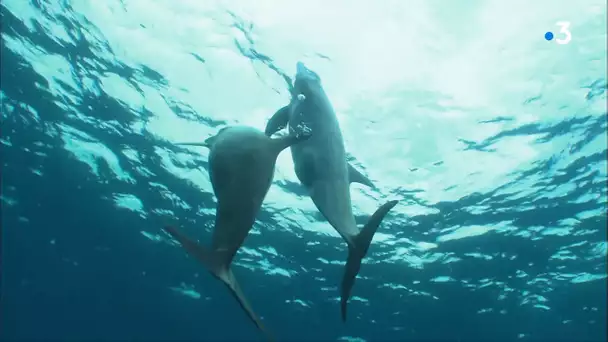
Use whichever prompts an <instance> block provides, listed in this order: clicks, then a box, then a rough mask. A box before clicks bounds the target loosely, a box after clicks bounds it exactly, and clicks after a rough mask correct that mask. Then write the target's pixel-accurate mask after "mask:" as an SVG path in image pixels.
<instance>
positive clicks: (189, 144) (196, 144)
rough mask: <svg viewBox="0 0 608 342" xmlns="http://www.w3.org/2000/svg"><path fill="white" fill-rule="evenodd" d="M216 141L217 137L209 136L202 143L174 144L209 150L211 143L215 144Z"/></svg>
mask: <svg viewBox="0 0 608 342" xmlns="http://www.w3.org/2000/svg"><path fill="white" fill-rule="evenodd" d="M220 132H221V130H220ZM218 134H219V133H218ZM216 139H217V135H214V136H211V137H209V138H207V139H205V141H204V142H183V143H175V145H182V146H202V147H207V148H211V146H213V143H214V142H215V140H216Z"/></svg>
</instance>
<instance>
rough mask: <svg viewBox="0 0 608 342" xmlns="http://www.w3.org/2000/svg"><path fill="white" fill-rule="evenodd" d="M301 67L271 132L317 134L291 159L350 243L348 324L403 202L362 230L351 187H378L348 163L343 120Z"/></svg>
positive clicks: (343, 298)
mask: <svg viewBox="0 0 608 342" xmlns="http://www.w3.org/2000/svg"><path fill="white" fill-rule="evenodd" d="M296 67H297V72H296V79H295V82H294V87H293V89H292V94H291V95H292V99H291V102H290V104H289V105H287V106H285V107H283V108H281V109H279V110H278V111H277V112H276V113H275V114H274V115H273V116H272V117H271V118H270V120H269V121H268V123H267V125H266V130H265V133H266V135H268V136H271V135H272V134H274V133H275V132H277V131H278V130H280V129H282V128H284V127H286V126H288V127H289V131H290V133H291V134H295V132H298V131H302V126H304V127H307V128H308V129H310V132H312V137H311V138H310V139H308V140H307V141H305V142H303V143H301V144H297V145H292V146H291V155H292V158H293V162H294V168H295V172H296V175H297V176H298V179H299V180H300V182H301V183H302V184H303V185H304V186H305V187H306V189H307V190H308V192H309V194H310V197H311V198H312V200H313V202H314V203H315V205H316V207H317V208H318V209H319V211H320V212H321V214H323V216H324V217H325V218H326V219H327V221H329V223H330V224H331V225H332V226H333V227H334V229H336V231H338V233H339V234H340V235H341V236H342V238H343V239H344V240H345V241H346V243H347V244H348V259H347V261H346V269H345V272H344V276H343V278H342V287H341V291H340V307H341V313H342V320H343V321H346V304H347V302H348V299H349V297H350V293H351V290H352V287H353V285H354V283H355V278H356V277H357V273H358V272H359V269H360V267H361V261H362V259H363V257H365V254H366V253H367V249H368V248H369V245H370V243H371V241H372V238H373V237H374V234H375V233H376V230H377V229H378V226H379V225H380V223H381V222H382V220H383V219H384V216H385V215H386V214H387V213H388V212H389V211H390V210H391V209H392V208H393V207H394V206H395V205H396V204H397V201H389V202H387V203H385V204H383V205H382V206H381V207H380V208H378V209H377V210H376V212H375V213H374V214H373V215H372V217H371V218H370V219H369V221H368V222H367V224H366V225H365V226H364V227H363V229H361V230H359V228H358V227H357V224H356V222H355V217H354V216H353V211H352V204H351V199H350V188H349V186H350V183H352V182H357V183H361V184H364V185H367V186H369V187H372V188H374V185H373V183H372V182H371V181H370V180H369V179H368V178H367V177H365V176H364V175H362V174H361V173H360V172H359V171H357V170H356V169H355V168H354V167H353V166H352V165H350V164H349V163H348V162H347V161H346V152H345V149H344V140H343V138H342V132H341V131H340V126H339V124H338V119H337V117H336V114H335V112H334V109H333V107H332V105H331V103H330V102H329V99H328V97H327V95H326V94H325V91H324V90H323V87H322V86H321V79H320V77H319V76H318V75H317V74H316V73H315V72H314V71H312V70H310V69H308V68H307V67H306V66H305V65H304V64H303V63H301V62H298V63H297V65H296Z"/></svg>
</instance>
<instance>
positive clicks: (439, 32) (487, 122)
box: [0, 0, 608, 341]
mask: <svg viewBox="0 0 608 342" xmlns="http://www.w3.org/2000/svg"><path fill="white" fill-rule="evenodd" d="M1 8H2V44H3V45H2V56H1V57H2V69H1V77H2V79H1V92H0V94H1V100H2V105H1V107H2V126H1V132H2V138H1V140H0V142H1V143H2V145H1V146H2V173H1V175H2V197H1V198H2V259H1V263H2V273H1V275H2V289H1V290H2V291H1V295H2V296H1V303H0V304H1V315H2V316H1V320H0V323H1V325H0V338H1V339H2V340H3V341H4V340H5V341H12V340H56V341H72V340H74V341H76V340H78V341H84V340H88V341H93V340H95V341H100V340H103V341H118V340H156V341H159V340H171V341H179V340H206V341H211V340H225V341H229V340H261V339H262V336H261V334H259V332H258V331H257V330H256V329H255V327H254V326H253V324H251V322H250V321H249V320H248V319H247V317H246V315H245V314H244V313H243V312H242V311H241V309H240V308H239V306H238V304H237V303H236V302H235V301H234V299H233V298H232V297H231V296H230V295H229V294H228V291H226V289H225V288H224V287H223V286H222V285H221V284H220V283H219V282H218V281H217V280H216V279H214V278H213V277H212V276H210V275H209V274H208V273H207V272H206V271H205V270H204V269H203V268H202V267H201V266H200V265H199V264H198V263H197V262H196V261H195V260H193V259H192V258H190V257H188V256H187V255H186V254H185V253H184V251H183V250H182V249H181V248H180V247H178V246H177V245H176V244H175V243H173V242H172V241H171V240H170V239H169V238H168V236H167V235H166V234H164V233H163V232H162V231H161V227H162V226H163V225H164V224H166V223H167V222H171V223H174V224H176V225H179V226H180V227H181V229H183V230H184V232H186V233H187V234H189V235H191V236H195V237H196V238H198V239H199V240H200V241H201V242H202V243H208V241H209V240H210V237H211V228H212V224H213V217H214V208H215V204H214V203H215V202H214V197H213V194H212V192H211V185H210V182H209V178H208V174H207V169H206V167H207V151H206V150H205V149H203V148H183V147H178V146H176V145H174V143H175V142H178V141H202V140H204V139H206V138H207V137H209V136H210V135H213V134H214V133H216V132H217V131H218V130H219V129H220V128H221V127H223V126H225V125H230V124H243V125H250V126H254V127H258V128H259V129H262V130H263V129H264V126H265V124H266V122H267V120H268V119H269V118H270V116H271V115H272V114H273V113H274V112H275V111H276V110H277V109H278V108H280V107H281V106H283V105H285V104H286V103H287V101H288V100H289V94H288V91H287V86H286V80H287V79H288V78H289V77H292V76H293V74H294V72H295V64H296V62H297V61H303V62H305V63H306V64H307V66H309V67H310V68H311V69H313V70H315V71H316V72H317V73H318V74H319V75H320V76H321V78H322V79H323V85H324V87H325V90H326V91H327V93H328V95H329V97H330V99H331V101H332V103H333V105H334V107H335V109H336V112H337V115H338V118H339V120H340V124H341V127H342V131H343V135H344V139H345V144H346V148H347V151H348V152H349V160H350V161H351V163H352V164H353V165H355V166H356V167H357V168H358V169H359V170H361V171H362V172H363V173H365V174H366V175H368V176H369V178H370V179H372V180H373V182H374V183H375V184H376V186H377V189H369V188H367V187H365V186H362V185H359V184H354V185H352V188H351V189H352V191H351V193H352V198H353V205H354V210H355V213H356V215H357V220H358V222H359V223H361V224H363V223H364V222H366V221H367V217H368V216H369V215H370V214H371V213H373V212H374V210H375V209H376V208H377V207H378V206H379V205H380V204H381V203H383V202H385V201H386V200H388V199H398V200H399V201H400V202H399V204H398V205H397V206H396V207H395V208H394V209H393V211H391V213H389V215H388V216H387V218H386V219H385V220H384V222H383V224H382V226H381V227H380V229H379V231H378V233H377V234H376V236H375V238H374V241H373V243H372V246H371V247H370V250H369V253H368V256H367V258H366V259H365V261H364V265H363V266H362V269H361V272H360V274H359V279H358V280H357V282H356V284H355V287H354V290H353V298H352V299H351V302H350V304H349V319H348V321H347V322H346V323H342V322H341V319H340V309H339V302H338V297H339V288H338V287H339V284H340V280H341V276H342V272H343V268H344V263H345V261H346V255H347V248H346V244H345V243H344V242H343V241H342V239H341V238H340V237H339V236H338V234H337V233H336V232H335V231H333V229H332V228H331V226H330V225H329V224H328V223H327V222H326V221H325V220H324V219H323V217H322V216H321V215H320V214H319V213H318V210H317V209H316V208H315V207H314V205H313V203H312V201H311V200H310V198H309V197H307V195H306V192H305V191H304V190H303V188H302V186H301V185H300V184H299V182H298V180H297V178H296V176H295V173H294V171H293V165H292V161H291V156H290V155H289V151H285V152H283V153H282V154H281V155H280V157H279V160H278V164H277V169H276V173H275V180H274V183H273V185H272V187H271V189H270V191H269V193H268V196H267V197H266V200H265V202H264V205H263V208H262V210H261V212H260V215H259V220H258V221H257V223H256V225H255V226H254V229H253V231H252V232H251V234H250V236H249V237H248V239H247V240H246V242H245V244H244V246H243V248H242V249H241V250H240V251H239V253H238V254H237V256H236V258H235V265H234V272H235V274H236V277H237V278H238V279H239V281H240V283H241V286H242V288H243V290H244V292H245V294H246V295H247V296H248V297H249V299H250V301H251V303H252V306H253V307H254V309H255V310H256V312H257V313H258V314H259V315H260V316H262V317H263V321H264V323H265V324H266V326H267V327H268V329H269V330H271V331H272V332H273V333H274V335H276V336H277V337H278V339H279V340H281V341H295V340H316V341H329V340H334V341H335V340H348V341H383V340H399V341H417V340H453V341H471V340H488V341H489V340H492V341H497V340H511V341H515V340H518V341H519V340H521V341H533V340H535V341H538V340H545V341H549V340H553V341H555V340H572V341H573V340H577V341H600V340H604V341H605V340H606V329H607V327H606V286H607V284H606V277H607V271H606V256H607V249H608V247H607V234H606V210H607V208H606V205H607V196H606V185H607V184H606V181H607V146H608V143H607V135H606V130H607V124H606V122H607V109H606V83H607V81H606V73H607V70H606V63H607V60H606V49H607V47H606V40H607V36H606V25H607V21H606V12H607V8H606V2H605V1H603V0H581V1H557V0H554V1H540V0H539V1H533V2H532V1H523V0H515V1H509V2H506V1H493V0H467V1H464V0H463V1H448V0H426V1H422V0H408V1H397V0H382V1H373V2H372V1H346V0H335V1H331V2H326V1H323V2H322V1H319V0H310V1H305V2H302V1H292V0H289V1H287V0H285V1H281V2H278V1H270V0H260V1H238V0H233V1H212V0H206V1H193V0H103V1H101V0H98V1H93V0H73V1H67V0H55V1H50V0H3V2H2V5H1ZM563 21H567V22H569V23H570V25H569V28H568V30H569V31H570V32H571V40H570V42H569V43H568V44H558V43H557V42H556V40H557V39H562V37H564V36H565V34H564V33H563V32H561V31H560V30H561V29H560V26H559V25H557V24H556V23H557V22H563ZM546 32H552V33H553V34H554V37H555V38H554V39H553V40H550V41H547V40H546V39H545V33H546Z"/></svg>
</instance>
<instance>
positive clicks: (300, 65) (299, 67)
mask: <svg viewBox="0 0 608 342" xmlns="http://www.w3.org/2000/svg"><path fill="white" fill-rule="evenodd" d="M306 71H308V68H307V67H306V65H304V63H302V62H301V61H298V62H297V63H296V72H297V73H298V74H300V73H303V72H306Z"/></svg>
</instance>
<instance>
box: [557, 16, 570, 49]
mask: <svg viewBox="0 0 608 342" xmlns="http://www.w3.org/2000/svg"><path fill="white" fill-rule="evenodd" d="M556 25H557V26H559V27H560V30H559V32H560V33H562V34H564V35H565V36H566V37H565V38H564V39H559V38H556V39H555V42H556V43H557V44H568V43H570V40H572V33H570V30H568V28H570V23H569V22H567V21H558V22H557V23H556Z"/></svg>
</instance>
